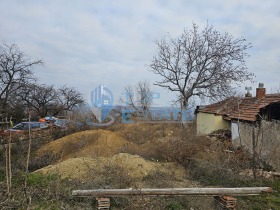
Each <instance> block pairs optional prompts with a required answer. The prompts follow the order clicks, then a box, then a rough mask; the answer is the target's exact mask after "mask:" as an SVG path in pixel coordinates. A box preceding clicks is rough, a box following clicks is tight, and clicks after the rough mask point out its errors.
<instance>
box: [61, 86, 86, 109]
mask: <svg viewBox="0 0 280 210" xmlns="http://www.w3.org/2000/svg"><path fill="white" fill-rule="evenodd" d="M58 99H59V101H60V104H61V110H66V111H73V110H74V109H75V107H76V106H77V105H79V104H83V103H84V98H83V96H82V94H81V93H80V92H78V91H77V90H76V89H75V88H74V87H67V86H66V85H64V86H62V87H61V88H59V89H58Z"/></svg>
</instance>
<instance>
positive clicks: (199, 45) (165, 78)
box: [149, 24, 253, 109]
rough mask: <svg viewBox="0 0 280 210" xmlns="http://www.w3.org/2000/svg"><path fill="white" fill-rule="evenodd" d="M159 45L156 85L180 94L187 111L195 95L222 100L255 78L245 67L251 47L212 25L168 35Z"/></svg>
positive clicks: (155, 61)
mask: <svg viewBox="0 0 280 210" xmlns="http://www.w3.org/2000/svg"><path fill="white" fill-rule="evenodd" d="M156 45H157V54H156V55H155V56H154V57H153V60H152V62H151V64H150V65H149V68H150V70H151V71H152V72H154V73H155V74H158V75H159V76H160V78H161V80H159V81H157V82H155V85H158V86H160V87H163V88H167V89H169V90H171V91H175V92H177V93H179V94H178V100H179V101H180V103H181V105H182V108H183V109H186V108H187V106H188V103H189V100H190V98H192V97H194V96H197V97H200V98H205V97H207V98H209V97H210V98H212V99H221V98H224V97H226V96H228V95H230V94H232V85H233V84H240V83H242V82H243V81H245V80H252V78H253V74H252V73H250V72H248V71H247V67H246V65H245V57H246V56H248V54H247V53H246V51H247V49H248V48H250V47H251V44H250V43H247V42H246V40H245V39H244V38H237V39H235V38H233V36H231V35H229V34H228V33H226V32H225V33H220V32H219V31H217V30H216V29H214V28H213V26H211V25H206V26H205V27H204V28H203V30H201V31H199V28H198V26H197V25H196V24H193V26H192V28H191V29H190V30H187V29H186V30H184V32H183V33H182V34H181V35H180V36H179V37H177V38H171V37H170V36H168V37H167V38H163V39H162V40H158V41H156Z"/></svg>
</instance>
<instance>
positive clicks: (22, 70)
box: [0, 44, 43, 112]
mask: <svg viewBox="0 0 280 210" xmlns="http://www.w3.org/2000/svg"><path fill="white" fill-rule="evenodd" d="M42 64H43V62H42V60H35V61H31V60H30V59H29V58H28V57H27V56H26V55H25V54H24V53H23V52H22V51H20V49H19V48H18V47H17V46H16V45H15V44H12V45H7V44H2V45H0V105H1V111H2V112H6V108H7V106H8V103H9V101H10V98H11V97H12V96H14V95H16V94H17V93H18V91H20V90H21V88H23V87H24V86H25V85H26V84H29V83H31V82H32V83H33V82H34V80H35V78H34V76H33V72H32V68H33V67H35V66H38V65H42Z"/></svg>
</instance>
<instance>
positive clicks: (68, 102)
mask: <svg viewBox="0 0 280 210" xmlns="http://www.w3.org/2000/svg"><path fill="white" fill-rule="evenodd" d="M21 96H22V100H23V101H25V103H26V105H27V106H28V107H29V108H30V109H31V110H33V111H35V112H36V113H37V115H38V116H41V117H45V116H47V115H54V116H55V115H57V114H59V113H60V112H61V111H72V110H73V109H74V108H75V107H76V106H77V105H78V104H82V103H83V102H84V99H83V97H82V94H81V93H79V92H78V91H77V90H75V88H72V87H66V86H63V87H61V88H59V89H58V90H57V89H55V88H54V86H53V85H45V84H32V85H29V86H26V87H25V89H24V90H22V94H21Z"/></svg>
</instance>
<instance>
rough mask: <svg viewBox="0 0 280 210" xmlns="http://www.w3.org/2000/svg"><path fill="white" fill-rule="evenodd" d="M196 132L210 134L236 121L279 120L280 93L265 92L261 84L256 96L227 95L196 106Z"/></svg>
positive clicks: (227, 127) (255, 122)
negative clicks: (217, 100)
mask: <svg viewBox="0 0 280 210" xmlns="http://www.w3.org/2000/svg"><path fill="white" fill-rule="evenodd" d="M196 117H197V133H198V134H199V135H202V134H210V133H211V132H213V131H216V130H219V129H229V130H231V131H232V132H233V133H232V135H235V134H236V132H235V130H234V129H232V127H236V126H235V123H236V122H246V123H249V124H257V123H260V121H261V120H266V121H272V120H280V94H266V90H265V88H264V87H263V84H261V83H260V85H259V87H258V88H257V89H256V96H255V97H252V96H250V94H249V95H248V94H247V97H243V98H240V97H229V98H227V99H225V100H223V101H220V102H218V103H214V104H210V105H207V106H203V107H198V109H197V110H196Z"/></svg>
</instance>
